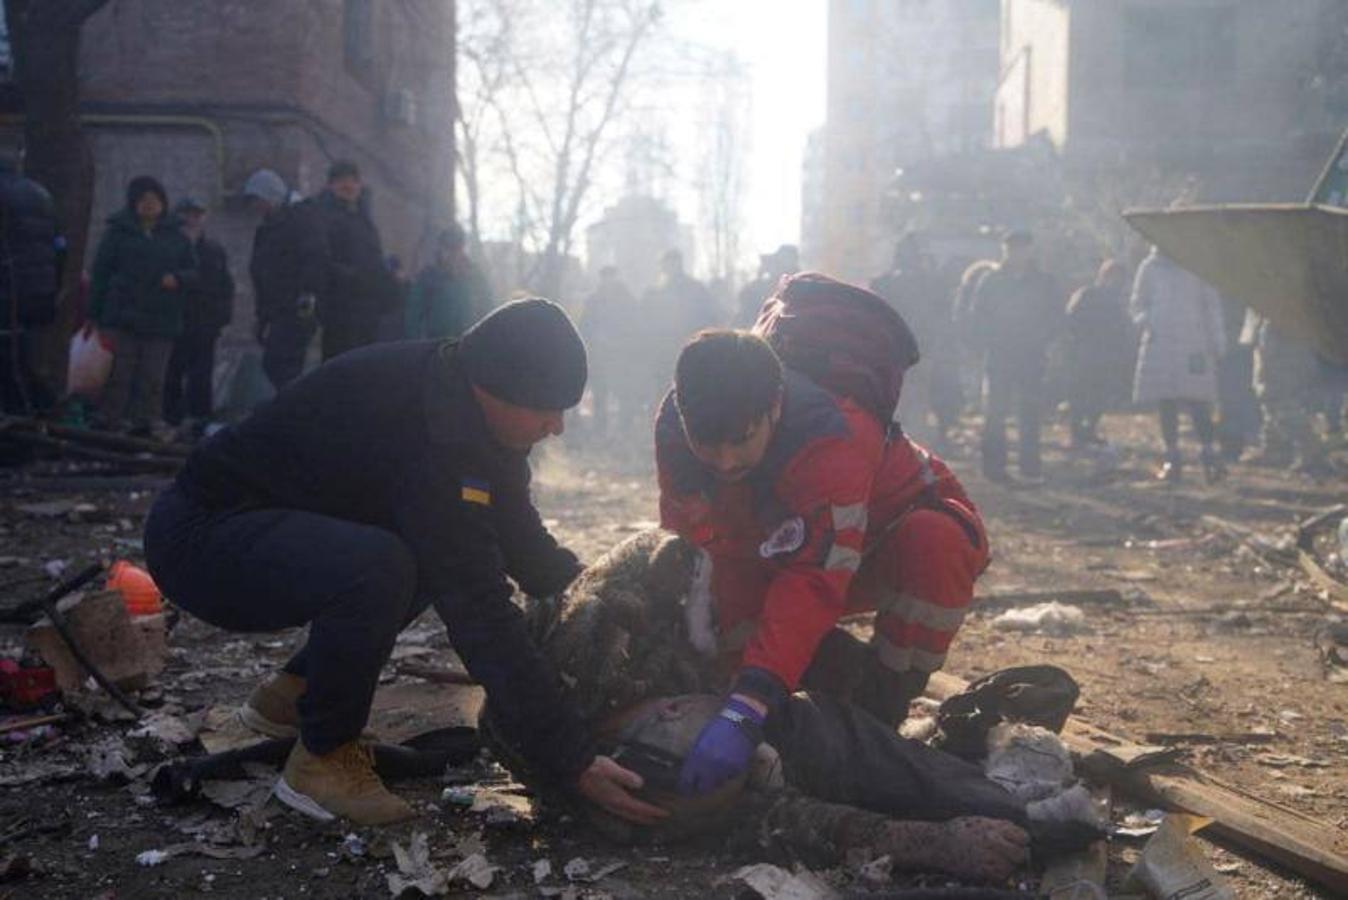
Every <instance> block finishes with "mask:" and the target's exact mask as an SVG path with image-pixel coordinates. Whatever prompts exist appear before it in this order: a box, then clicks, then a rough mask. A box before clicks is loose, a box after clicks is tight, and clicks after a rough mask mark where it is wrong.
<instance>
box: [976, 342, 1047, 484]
mask: <svg viewBox="0 0 1348 900" xmlns="http://www.w3.org/2000/svg"><path fill="white" fill-rule="evenodd" d="M1043 394H1044V379H1043V376H1042V374H1036V373H1014V372H1006V371H998V369H997V368H995V367H991V366H990V367H989V371H988V378H987V386H986V397H987V406H986V410H985V411H984V418H983V474H984V475H986V476H988V477H989V478H993V479H999V478H1004V477H1005V476H1006V457H1007V447H1006V420H1007V419H1008V418H1009V417H1010V415H1011V413H1012V410H1013V409H1014V411H1015V415H1016V430H1017V432H1018V436H1019V438H1020V460H1019V465H1020V474H1022V475H1024V476H1025V477H1026V478H1038V477H1039V476H1040V475H1041V474H1043V463H1042V461H1041V459H1040V455H1039V429H1040V408H1041V406H1042V404H1043V399H1044V398H1043Z"/></svg>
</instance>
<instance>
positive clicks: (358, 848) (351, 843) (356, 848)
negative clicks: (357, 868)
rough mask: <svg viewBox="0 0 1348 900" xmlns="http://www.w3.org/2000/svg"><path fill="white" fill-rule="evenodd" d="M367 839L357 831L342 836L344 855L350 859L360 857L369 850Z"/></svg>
mask: <svg viewBox="0 0 1348 900" xmlns="http://www.w3.org/2000/svg"><path fill="white" fill-rule="evenodd" d="M368 849H369V848H368V847H366V845H365V840H364V839H363V838H362V837H361V836H360V835H358V834H356V833H355V832H352V833H351V834H348V835H347V836H346V837H344V838H342V855H343V856H346V857H347V858H348V859H360V858H361V857H362V856H364V855H365V854H366V852H367V851H368Z"/></svg>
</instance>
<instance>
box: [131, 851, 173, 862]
mask: <svg viewBox="0 0 1348 900" xmlns="http://www.w3.org/2000/svg"><path fill="white" fill-rule="evenodd" d="M169 858H170V856H169V853H168V851H167V850H142V851H141V852H140V853H137V854H136V865H138V866H161V865H163V864H164V863H166V862H168V861H169Z"/></svg>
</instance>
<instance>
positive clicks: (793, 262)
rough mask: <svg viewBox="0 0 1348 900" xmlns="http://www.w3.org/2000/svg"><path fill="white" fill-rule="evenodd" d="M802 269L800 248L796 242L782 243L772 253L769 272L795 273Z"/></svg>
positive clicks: (776, 274)
mask: <svg viewBox="0 0 1348 900" xmlns="http://www.w3.org/2000/svg"><path fill="white" fill-rule="evenodd" d="M799 271H800V249H799V248H798V247H797V246H796V245H795V244H782V245H781V246H780V247H778V248H777V252H775V253H773V254H772V257H771V268H770V269H769V274H771V275H774V276H778V277H780V276H782V275H794V274H796V273H797V272H799Z"/></svg>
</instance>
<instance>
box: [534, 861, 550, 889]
mask: <svg viewBox="0 0 1348 900" xmlns="http://www.w3.org/2000/svg"><path fill="white" fill-rule="evenodd" d="M529 871H530V873H531V874H532V875H533V877H534V884H542V883H543V882H545V881H547V880H548V879H549V878H551V877H552V863H551V862H549V861H548V860H546V859H536V860H534V864H533V865H532V866H531V867H530V869H529Z"/></svg>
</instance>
